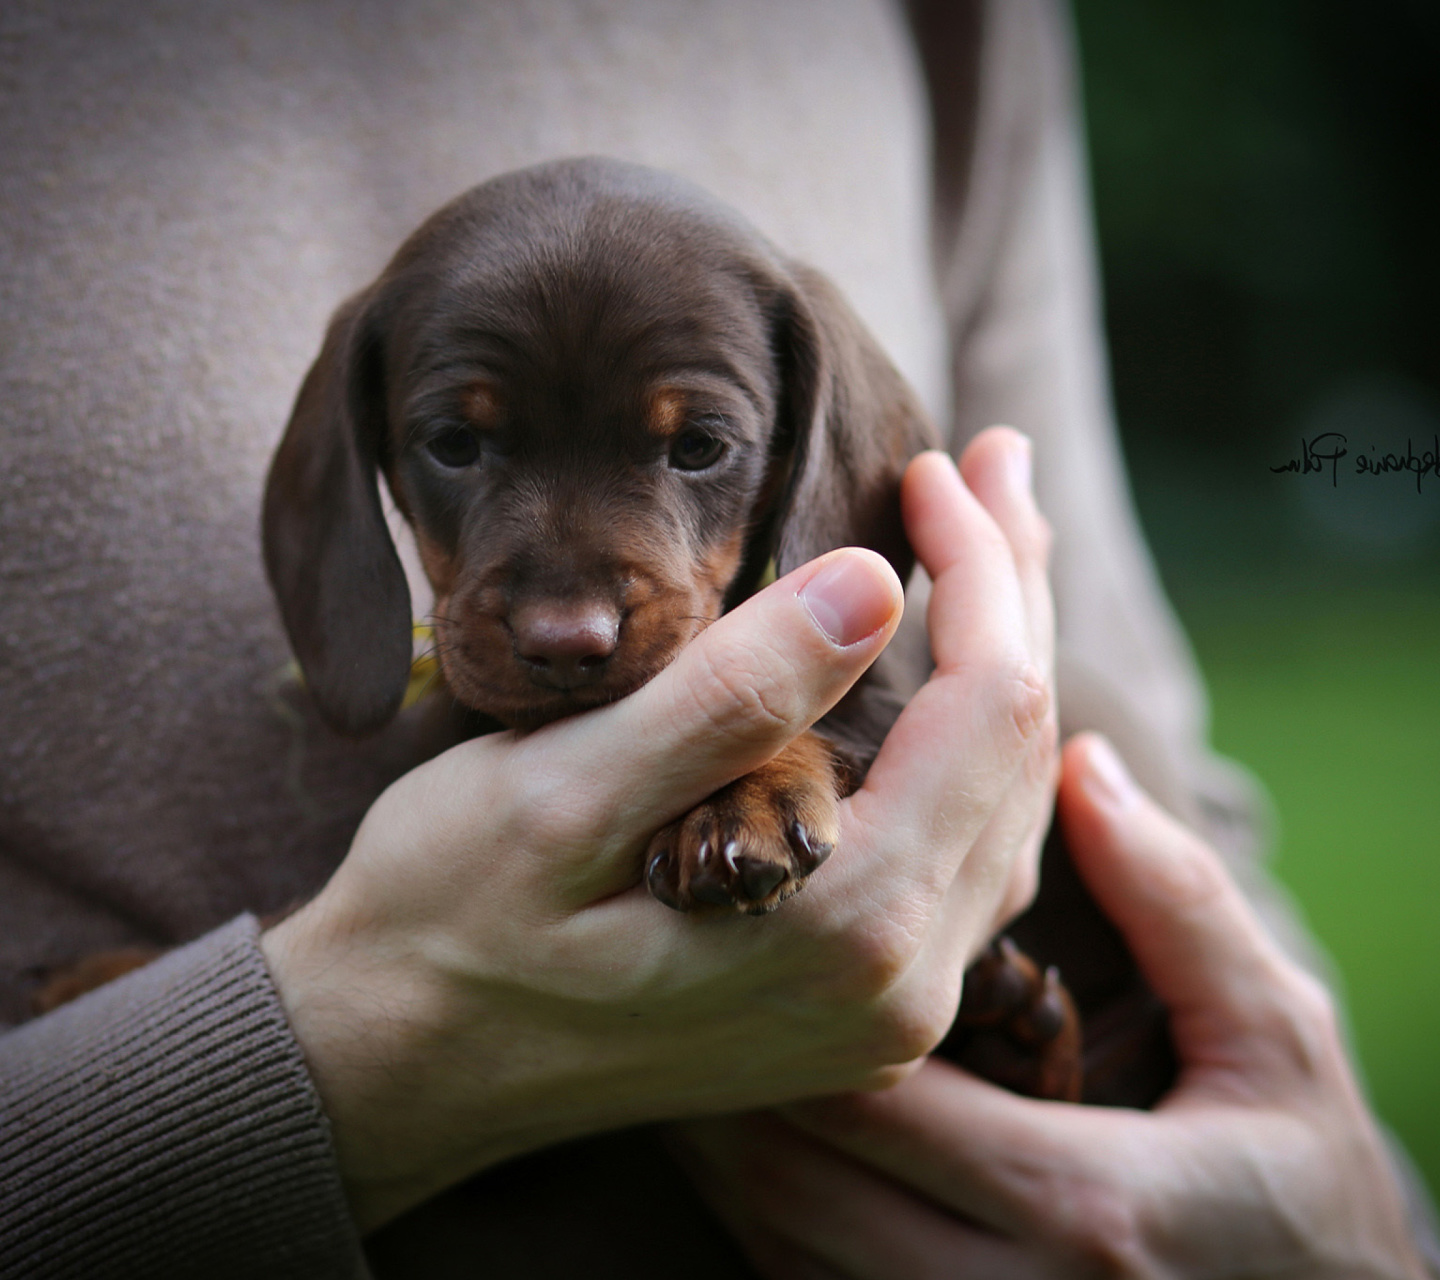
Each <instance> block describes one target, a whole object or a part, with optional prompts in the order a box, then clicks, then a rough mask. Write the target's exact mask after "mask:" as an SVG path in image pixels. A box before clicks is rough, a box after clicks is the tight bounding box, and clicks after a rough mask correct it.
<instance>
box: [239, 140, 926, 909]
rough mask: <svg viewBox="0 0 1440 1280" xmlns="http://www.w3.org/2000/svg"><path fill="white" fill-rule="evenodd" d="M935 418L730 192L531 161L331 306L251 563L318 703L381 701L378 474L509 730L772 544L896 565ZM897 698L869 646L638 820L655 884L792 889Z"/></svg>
mask: <svg viewBox="0 0 1440 1280" xmlns="http://www.w3.org/2000/svg"><path fill="white" fill-rule="evenodd" d="M936 441H937V437H936V434H935V431H934V429H933V427H932V426H931V425H930V423H929V421H928V420H927V418H926V416H925V414H924V413H923V411H922V410H921V409H920V407H919V405H918V404H917V402H916V400H915V397H914V396H913V394H912V393H911V392H910V390H909V388H908V387H907V386H906V384H905V382H904V380H903V379H902V378H901V377H900V375H899V374H898V373H897V372H896V371H895V369H894V368H893V367H892V366H891V364H890V362H889V361H888V360H887V359H886V357H885V356H884V354H883V353H882V352H881V351H880V349H879V347H878V346H877V345H876V343H875V342H874V341H873V339H871V338H870V336H869V335H868V334H867V333H866V331H865V330H864V328H863V326H862V325H861V324H860V322H859V321H858V320H857V319H856V318H855V316H854V314H853V313H852V312H851V311H850V309H849V307H848V306H847V305H846V303H845V302H844V300H843V299H842V298H841V297H840V295H839V293H838V292H837V291H836V290H835V288H834V287H833V286H832V285H830V284H829V283H828V282H827V281H826V280H825V279H824V278H823V277H822V276H821V275H819V274H818V273H817V272H815V271H813V270H810V269H809V268H806V267H804V266H801V265H799V264H798V263H795V262H793V261H789V260H787V259H785V258H784V257H782V256H781V255H780V254H779V253H778V252H777V251H776V250H775V249H774V248H773V247H772V246H770V245H769V244H768V243H766V241H765V240H763V239H762V238H761V237H760V235H759V234H758V233H756V232H755V231H754V230H753V229H751V228H750V227H749V226H747V225H746V224H745V223H744V222H743V221H742V220H741V219H740V218H739V217H738V216H737V215H736V214H734V213H733V212H731V211H730V210H728V209H727V208H725V207H724V206H722V205H720V204H719V203H717V202H716V201H714V200H713V199H711V198H710V197H708V196H707V195H706V194H705V193H703V192H702V191H700V190H699V189H697V188H695V187H693V186H691V185H689V184H687V183H684V182H682V181H680V180H678V179H675V178H672V177H668V176H666V175H663V174H660V173H657V172H653V171H651V170H647V169H643V168H639V167H637V166H634V165H628V164H621V163H618V162H616V161H610V160H599V159H584V160H571V161H563V162H559V163H554V164H546V165H541V166H539V167H537V168H532V169H526V170H523V171H520V172H517V173H511V174H507V175H505V176H503V177H499V178H496V179H493V180H492V181H490V182H487V183H484V184H483V185H481V186H478V187H476V188H474V189H473V190H471V191H469V192H467V193H466V194H464V195H462V196H460V197H459V198H458V199H457V200H455V201H453V202H452V203H451V204H449V205H447V206H446V207H445V208H443V209H441V210H440V211H439V212H438V213H436V214H435V215H434V216H433V217H431V218H430V219H429V220H428V221H427V222H426V223H425V224H424V225H423V226H421V227H420V229H419V230H418V231H416V232H415V233H414V235H412V236H411V237H410V239H409V240H407V241H406V242H405V243H404V244H403V245H402V246H401V248H400V250H399V252H398V253H397V254H396V255H395V257H394V259H393V260H392V261H391V263H390V264H389V266H388V267H386V269H385V270H384V272H383V273H382V274H381V276H380V278H379V279H378V280H376V281H375V283H374V284H372V285H371V286H370V287H369V288H367V289H364V290H363V291H361V292H360V293H359V294H357V295H356V296H355V297H353V298H351V299H350V300H349V301H347V302H346V303H345V304H344V305H343V306H341V307H340V309H339V311H338V312H337V313H336V315H335V317H334V319H333V321H332V322H331V325H330V328H329V332H328V334H327V336H326V338H325V342H324V346H323V348H322V350H321V352H320V355H319V358H318V359H317V360H316V362H315V364H314V366H313V367H312V368H311V370H310V372H309V375H308V376H307V377H306V379H305V382H304V384H303V386H302V387H301V390H300V393H299V397H298V399H297V401H296V404H295V408H294V412H293V415H292V417H291V419H290V423H289V426H288V428H287V430H286V432H285V436H284V439H283V440H282V442H281V444H280V447H279V450H278V452H277V454H276V456H275V460H274V464H273V466H272V469H271V472H270V477H269V482H268V486H267V489H266V494H265V506H264V548H265V563H266V567H267V569H268V572H269V575H270V581H271V583H272V585H273V587H274V589H275V594H276V597H277V599H278V601H279V605H280V612H281V615H282V617H283V619H284V623H285V628H286V631H287V632H288V635H289V638H290V642H291V645H292V647H293V650H294V653H295V655H296V658H297V659H298V661H299V663H300V666H301V668H302V670H303V673H304V677H305V683H306V685H307V687H308V689H309V691H310V694H311V696H312V697H313V699H314V701H315V704H316V706H317V707H318V709H319V711H320V713H321V714H322V715H323V716H324V718H325V719H326V720H327V721H328V722H329V723H330V724H331V725H332V726H333V727H335V728H336V729H338V730H340V731H342V732H344V733H349V734H364V733H369V732H373V731H374V730H377V729H379V728H381V727H382V726H383V725H384V724H386V722H387V721H389V720H390V719H391V718H392V717H393V716H394V715H395V714H396V712H397V711H398V710H399V708H400V705H401V699H402V697H403V695H404V692H405V688H406V683H407V679H408V677H409V674H410V668H411V609H410V598H409V592H408V589H407V586H406V581H405V577H404V574H403V572H402V570H401V565H400V561H399V559H398V557H397V555H396V552H395V549H394V547H393V545H392V543H391V539H390V536H389V533H388V530H387V527H386V523H385V520H384V518H383V515H382V511H381V502H380V494H379V491H378V488H377V477H378V476H380V475H383V476H384V478H385V482H386V484H387V485H388V487H389V490H390V493H391V494H392V496H393V498H394V501H395V503H396V505H397V506H398V507H399V510H400V511H401V513H402V514H403V515H404V517H405V519H406V520H407V521H408V522H409V523H410V525H411V527H412V528H413V530H414V532H415V538H416V542H417V545H418V547H419V552H420V557H421V560H422V563H423V565H424V569H425V573H426V575H427V576H428V578H429V581H430V584H431V586H432V587H433V588H434V592H435V634H436V640H437V645H436V648H437V652H438V657H439V662H440V666H441V668H442V671H443V675H444V680H445V684H446V685H447V686H448V688H449V691H450V692H451V693H452V694H453V695H454V697H455V698H456V699H457V700H458V701H459V702H460V703H461V704H463V705H464V706H465V707H467V708H470V709H471V710H472V711H474V712H478V713H480V714H481V715H483V716H484V717H486V718H488V720H489V721H491V722H493V723H494V724H496V725H503V726H508V727H513V728H521V729H527V728H533V727H535V726H537V725H540V724H543V723H545V722H547V721H549V720H553V719H555V718H557V717H560V716H565V715H569V714H571V713H574V712H578V711H583V710H586V709H588V708H592V707H596V706H600V705H602V704H604V703H607V702H612V701H614V700H615V699H617V698H621V697H624V696H625V695H626V694H627V693H630V692H632V691H633V690H635V689H637V688H639V687H640V686H641V685H642V684H644V683H645V682H646V681H647V680H649V679H650V678H651V677H652V676H654V675H655V673H656V672H658V671H659V670H661V669H662V668H663V667H664V666H666V665H667V664H668V663H669V662H670V661H672V660H673V659H674V657H675V655H676V654H677V653H678V652H679V651H680V649H681V648H682V647H683V646H684V645H685V644H687V643H688V642H689V641H690V640H691V639H692V638H694V636H695V635H696V634H697V633H698V632H699V631H700V630H701V628H703V627H704V626H705V625H706V624H707V623H708V622H710V621H712V620H713V619H715V618H716V617H718V616H719V615H720V614H721V613H723V612H724V611H725V610H727V609H729V608H731V607H732V606H733V605H735V604H736V603H738V602H739V601H741V600H744V599H745V598H746V597H747V596H749V595H750V594H752V593H753V592H754V591H755V590H756V589H757V587H758V585H759V584H760V582H761V579H762V575H764V574H765V573H766V572H767V568H768V569H771V570H773V571H774V572H778V573H781V574H783V573H785V572H787V571H789V570H790V569H793V568H794V567H795V566H797V565H799V564H802V563H803V562H805V561H806V560H809V559H811V558H813V557H814V556H817V555H819V554H821V553H822V552H825V551H829V550H831V549H832V548H835V547H840V546H852V545H858V546H864V547H869V548H871V549H873V550H875V551H878V552H879V553H880V554H882V555H884V556H885V557H886V558H887V559H888V560H889V561H890V563H891V564H892V565H894V567H895V569H896V572H897V573H899V574H900V576H901V578H902V580H903V579H904V578H905V577H906V576H908V574H909V571H910V568H911V565H912V558H911V553H910V550H909V547H908V545H907V543H906V541H905V537H904V533H903V530H902V528H901V523H900V515H899V506H898V491H899V481H900V476H901V473H902V472H903V470H904V468H905V464H906V463H907V461H908V460H909V459H910V458H911V457H912V456H913V455H914V454H916V453H917V452H919V451H920V450H922V449H925V448H929V447H932V446H933V445H935V443H936ZM899 707H900V699H899V698H898V697H897V696H895V693H894V691H893V689H892V688H891V687H890V683H889V682H888V681H887V675H886V671H885V668H884V666H883V665H882V666H880V667H879V668H877V669H876V670H875V671H873V672H872V673H870V674H869V675H868V676H867V677H865V678H864V679H862V681H861V683H860V684H859V685H858V686H857V688H856V690H855V691H854V692H853V693H852V694H851V695H849V696H848V697H847V698H846V699H845V701H844V702H842V704H841V705H840V706H839V707H838V708H837V709H836V711H835V712H833V713H832V714H831V715H830V716H828V717H827V718H826V719H825V720H824V721H823V722H822V725H821V727H820V729H819V730H818V731H816V732H810V733H806V734H804V735H802V736H801V737H800V738H799V739H798V740H797V741H796V742H795V743H793V744H792V745H791V746H790V747H789V748H787V749H786V750H785V751H784V752H782V753H781V754H780V755H779V756H777V757H776V758H775V759H774V760H773V761H771V762H770V763H769V764H767V765H765V766H764V767H762V768H761V769H758V770H756V771H755V772H754V773H752V774H749V775H748V776H746V777H743V778H741V779H739V780H738V781H736V782H734V783H732V784H731V785H730V786H728V787H725V788H723V789H722V790H721V791H718V792H716V793H715V794H714V795H713V796H711V797H710V798H709V799H708V800H707V801H706V802H705V803H703V804H702V805H700V806H698V807H697V808H696V809H694V810H693V811H691V812H690V813H689V814H688V815H686V816H685V817H683V818H682V819H680V820H679V821H677V822H676V823H674V824H672V825H671V826H669V827H667V828H666V829H665V830H663V831H661V832H660V833H659V834H658V835H657V836H656V837H655V839H654V842H653V844H652V845H651V847H650V850H649V853H648V855H647V858H646V863H645V867H646V879H647V882H648V884H649V886H650V889H651V891H652V892H653V893H654V895H655V896H656V897H657V898H658V899H660V901H662V902H664V903H666V904H668V905H669V906H672V907H675V908H677V909H680V910H691V909H695V908H697V907H719V908H728V909H738V910H741V911H747V912H751V913H760V912H765V911H768V910H771V909H773V908H774V907H775V906H776V905H777V904H778V903H779V902H780V901H782V900H783V899H784V898H786V897H787V896H789V895H790V894H792V893H794V892H795V891H796V890H797V889H798V888H799V887H800V886H801V885H802V884H803V883H804V881H805V878H806V877H807V876H808V875H810V874H811V872H813V871H814V870H815V868H816V867H818V866H819V865H820V863H821V862H823V861H824V859H825V857H826V855H827V854H828V853H829V852H830V850H831V849H832V848H833V846H834V843H835V839H836V833H837V826H838V811H837V803H838V800H839V799H840V798H841V797H842V796H843V795H845V794H847V793H848V791H850V790H852V789H853V788H854V787H855V786H856V785H858V783H859V781H860V780H861V779H862V778H863V776H864V772H865V770H866V768H867V767H868V766H869V764H870V761H871V759H872V758H873V756H874V754H875V751H876V749H877V748H878V746H879V743H880V741H881V740H882V739H883V737H884V735H885V732H886V731H887V730H888V729H889V727H890V724H891V723H892V722H893V720H894V717H895V715H896V714H897V713H898V710H899Z"/></svg>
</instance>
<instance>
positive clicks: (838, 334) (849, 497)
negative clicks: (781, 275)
mask: <svg viewBox="0 0 1440 1280" xmlns="http://www.w3.org/2000/svg"><path fill="white" fill-rule="evenodd" d="M791 270H792V276H793V278H794V280H795V288H794V290H793V291H792V292H791V293H790V294H789V297H788V299H787V303H788V310H789V314H788V315H786V316H785V317H784V318H783V320H782V322H781V325H780V337H779V347H780V357H781V379H782V391H781V409H780V414H781V422H780V424H779V425H780V429H781V432H782V447H783V443H784V442H785V440H786V439H787V438H788V443H789V447H790V468H789V475H788V479H787V481H786V483H785V487H784V489H783V491H782V493H781V497H780V501H779V505H778V507H777V511H776V518H775V523H774V525H773V533H772V535H771V541H770V545H771V546H772V548H773V554H774V558H775V567H776V571H777V572H778V573H781V574H784V573H788V572H789V571H790V570H791V569H793V568H795V567H796V566H797V565H799V564H803V563H804V562H805V561H806V560H811V559H813V558H814V557H815V556H818V555H821V554H822V553H824V552H826V551H831V550H833V549H834V548H836V547H846V546H858V547H869V548H870V549H871V550H872V551H878V552H879V553H880V554H881V555H883V556H884V557H885V558H886V559H887V560H889V561H890V563H891V564H892V565H893V566H894V567H895V572H896V573H898V574H899V575H900V580H901V581H902V582H904V581H905V580H906V578H908V577H909V574H910V570H911V568H912V566H913V565H914V563H915V558H914V554H913V553H912V552H911V550H910V544H909V543H908V542H907V541H906V538H905V530H904V527H903V525H902V524H901V520H900V477H901V476H902V475H903V474H904V471H905V465H906V463H908V462H909V461H910V459H911V458H913V457H914V456H915V455H916V454H917V453H920V452H921V451H922V450H925V449H932V448H936V447H938V444H939V438H938V436H937V434H936V431H935V428H934V426H933V425H932V424H931V422H930V420H929V418H928V416H927V415H926V413H925V411H924V410H923V409H922V408H921V407H920V403H919V401H918V400H917V399H916V398H915V394H914V392H912V391H911V390H910V388H909V386H908V385H907V384H906V382H905V379H904V378H902V377H901V376H900V374H899V373H898V372H897V371H896V369H895V367H894V365H892V364H891V363H890V361H889V359H888V358H887V357H886V355H885V353H884V352H883V351H881V349H880V346H879V344H878V343H877V342H876V341H875V339H874V338H872V337H871V336H870V334H869V333H868V332H867V331H866V329H865V327H864V325H863V324H861V322H860V320H859V318H858V317H857V316H856V315H855V313H854V312H853V311H851V309H850V307H849V305H848V304H847V303H846V302H845V300H844V298H843V297H841V295H840V292H839V290H838V289H836V288H835V286H834V285H832V284H831V283H830V281H829V280H827V279H826V278H825V277H824V276H822V275H821V274H820V273H819V272H818V271H814V270H812V269H810V268H808V267H802V266H794V267H792V269H791Z"/></svg>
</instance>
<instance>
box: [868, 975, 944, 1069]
mask: <svg viewBox="0 0 1440 1280" xmlns="http://www.w3.org/2000/svg"><path fill="white" fill-rule="evenodd" d="M942 977H943V975H940V974H936V975H933V976H932V977H931V978H930V979H929V980H927V981H922V982H912V983H910V984H907V989H906V990H905V991H904V992H903V993H899V994H898V995H897V996H896V997H895V998H893V999H891V1000H888V1001H886V1002H885V1003H884V1005H883V1006H882V1008H881V1011H880V1014H879V1017H878V1018H877V1020H876V1026H875V1031H874V1034H873V1036H872V1039H871V1048H872V1050H873V1052H874V1054H875V1056H876V1059H877V1061H878V1062H880V1063H881V1064H884V1065H903V1064H906V1063H915V1062H918V1061H919V1060H920V1059H921V1058H923V1057H925V1055H926V1054H929V1053H932V1052H933V1051H934V1049H935V1046H936V1045H938V1044H939V1043H940V1042H941V1041H942V1040H943V1039H944V1038H945V1036H946V1033H947V1032H949V1030H950V1028H951V1026H952V1025H953V1024H954V1021H955V1011H956V1007H957V1006H958V1005H959V1002H960V992H959V984H958V982H955V981H950V982H946V981H943V980H941V979H942Z"/></svg>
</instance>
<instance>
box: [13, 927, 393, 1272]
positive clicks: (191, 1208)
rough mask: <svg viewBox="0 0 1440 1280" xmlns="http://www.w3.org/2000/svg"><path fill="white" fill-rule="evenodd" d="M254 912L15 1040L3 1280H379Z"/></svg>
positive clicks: (57, 1013)
mask: <svg viewBox="0 0 1440 1280" xmlns="http://www.w3.org/2000/svg"><path fill="white" fill-rule="evenodd" d="M258 937H259V926H258V925H257V923H256V921H255V919H254V917H252V916H242V917H241V918H240V919H238V920H235V921H232V922H231V923H230V924H228V925H226V926H224V927H223V928H221V929H217V930H216V931H215V932H214V933H211V934H207V935H206V936H205V937H203V938H201V939H199V941H197V942H194V943H191V944H190V945H189V946H186V947H183V948H181V949H180V950H178V951H173V952H171V953H169V954H168V955H165V956H163V957H162V958H161V959H159V960H157V961H155V962H154V963H152V964H150V965H148V966H146V967H145V968H143V969H140V970H138V971H136V972H135V973H133V974H130V975H128V976H127V977H125V978H122V979H120V980H119V981H118V982H114V983H111V984H110V985H109V986H106V987H102V988H100V989H99V990H98V991H94V992H92V993H90V994H89V995H87V996H84V997H82V998H81V999H79V1000H77V1001H76V1002H75V1003H74V1004H71V1005H67V1006H65V1007H64V1008H61V1009H58V1010H56V1011H55V1012H54V1013H52V1014H49V1015H47V1016H46V1017H43V1018H39V1019H37V1020H36V1021H34V1022H32V1023H29V1024H27V1025H25V1026H24V1027H21V1028H20V1029H19V1030H17V1031H13V1032H10V1033H9V1034H7V1035H5V1036H3V1037H0V1278H3V1280H10V1278H11V1277H21V1276H24V1277H26V1280H41V1278H44V1280H50V1278H51V1277H54V1278H56V1280H59V1278H60V1277H75V1278H76V1280H80V1278H81V1277H83V1278H84V1280H93V1278H94V1277H101V1276H103V1277H106V1280H112V1278H113V1280H124V1278H126V1277H130V1276H135V1277H148V1278H154V1280H159V1278H162V1277H169V1276H174V1277H182V1276H184V1277H193V1276H204V1277H205V1280H228V1277H231V1276H234V1277H246V1278H247V1280H249V1278H251V1277H255V1276H266V1277H275V1278H277V1280H288V1278H289V1277H296V1278H297V1280H299V1278H301V1277H303V1278H304V1280H328V1278H330V1277H335V1278H336V1280H340V1278H341V1277H343V1278H344V1280H353V1278H354V1277H357V1276H363V1275H365V1270H364V1263H363V1262H362V1261H361V1254H360V1245H359V1238H358V1236H357V1234H356V1231H355V1227H354V1224H353V1223H352V1221H351V1219H350V1216H349V1212H348V1208H347V1205H346V1202H345V1197H344V1192H343V1190H342V1188H341V1185H340V1178H339V1174H338V1171H337V1169H336V1166H335V1157H334V1152H333V1150H332V1148H331V1145H330V1133H329V1126H328V1124H327V1122H326V1119H325V1115H324V1112H323V1111H322V1110H321V1107H320V1100H319V1098H318V1097H317V1095H316V1093H315V1089H314V1086H313V1085H312V1084H311V1082H310V1077H309V1075H308V1074H307V1072H306V1069H305V1063H304V1059H303V1058H302V1057H301V1054H300V1048H299V1045H298V1044H297V1043H296V1041H295V1038H294V1036H293V1035H292V1034H291V1031H290V1027H289V1024H288V1023H287V1022H286V1020H285V1013H284V1010H283V1009H282V1008H281V1006H280V1002H279V997H278V994H277V993H276V990H275V986H274V983H273V982H272V981H271V978H270V974H269V971H268V970H267V969H266V967H265V961H264V958H263V956H262V955H261V953H260V949H259V946H258V944H257V939H258Z"/></svg>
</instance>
